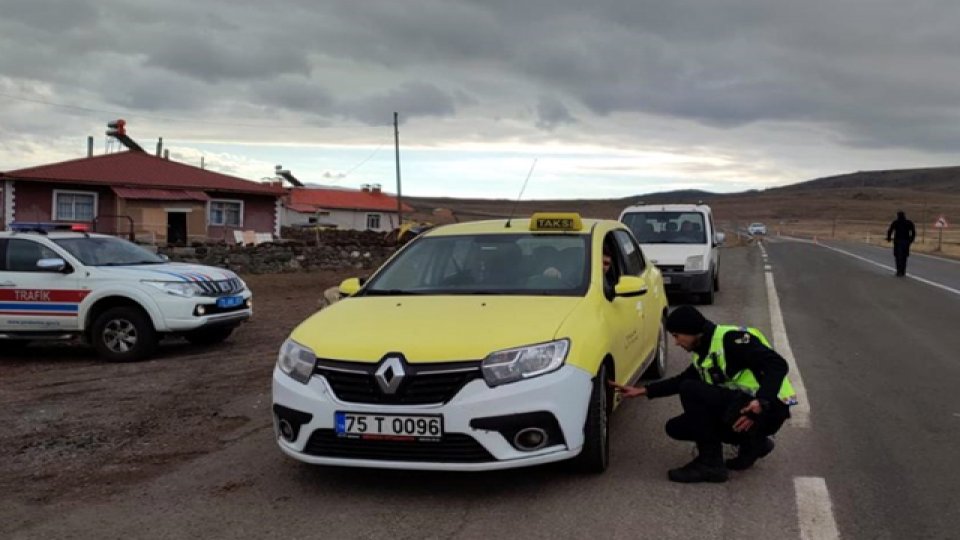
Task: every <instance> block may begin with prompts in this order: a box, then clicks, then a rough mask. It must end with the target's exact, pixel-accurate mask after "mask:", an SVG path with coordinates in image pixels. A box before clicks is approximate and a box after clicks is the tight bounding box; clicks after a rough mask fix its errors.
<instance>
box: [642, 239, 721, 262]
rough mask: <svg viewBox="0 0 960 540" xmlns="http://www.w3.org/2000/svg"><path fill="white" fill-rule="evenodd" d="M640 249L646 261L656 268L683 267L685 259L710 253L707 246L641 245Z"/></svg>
mask: <svg viewBox="0 0 960 540" xmlns="http://www.w3.org/2000/svg"><path fill="white" fill-rule="evenodd" d="M640 247H642V248H643V254H644V256H645V257H646V258H647V260H649V261H650V262H652V263H653V264H656V265H658V266H663V265H680V266H683V264H684V263H685V262H686V261H687V257H692V256H695V255H706V254H707V252H708V251H710V245H709V244H641V246H640Z"/></svg>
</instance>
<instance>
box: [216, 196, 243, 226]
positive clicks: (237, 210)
mask: <svg viewBox="0 0 960 540" xmlns="http://www.w3.org/2000/svg"><path fill="white" fill-rule="evenodd" d="M210 225H222V226H225V227H242V226H243V201H210Z"/></svg>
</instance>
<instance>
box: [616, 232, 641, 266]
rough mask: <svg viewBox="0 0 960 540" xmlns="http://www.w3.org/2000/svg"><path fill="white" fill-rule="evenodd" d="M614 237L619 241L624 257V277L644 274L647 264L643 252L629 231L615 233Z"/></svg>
mask: <svg viewBox="0 0 960 540" xmlns="http://www.w3.org/2000/svg"><path fill="white" fill-rule="evenodd" d="M613 236H614V238H616V240H617V247H618V248H619V249H620V254H621V255H622V257H623V264H624V270H623V273H624V275H630V276H639V275H640V274H642V273H643V269H644V267H645V266H646V264H645V263H644V260H643V252H641V251H640V247H639V246H637V243H636V242H635V241H634V240H633V238H632V237H631V236H630V234H629V233H627V231H623V230H618V231H614V232H613Z"/></svg>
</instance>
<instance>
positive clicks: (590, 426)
mask: <svg viewBox="0 0 960 540" xmlns="http://www.w3.org/2000/svg"><path fill="white" fill-rule="evenodd" d="M609 396H610V394H609V391H608V390H607V366H606V364H603V365H601V366H600V371H599V372H598V373H597V376H596V377H595V378H594V379H593V390H592V391H591V393H590V402H589V405H588V407H587V422H586V424H584V427H583V434H584V441H583V450H582V451H581V452H580V455H579V456H577V457H576V458H575V459H576V467H577V469H579V470H580V471H582V472H586V473H593V474H599V473H602V472H603V471H605V470H607V465H608V464H609V463H610V417H609V414H610V403H609V401H610V398H609Z"/></svg>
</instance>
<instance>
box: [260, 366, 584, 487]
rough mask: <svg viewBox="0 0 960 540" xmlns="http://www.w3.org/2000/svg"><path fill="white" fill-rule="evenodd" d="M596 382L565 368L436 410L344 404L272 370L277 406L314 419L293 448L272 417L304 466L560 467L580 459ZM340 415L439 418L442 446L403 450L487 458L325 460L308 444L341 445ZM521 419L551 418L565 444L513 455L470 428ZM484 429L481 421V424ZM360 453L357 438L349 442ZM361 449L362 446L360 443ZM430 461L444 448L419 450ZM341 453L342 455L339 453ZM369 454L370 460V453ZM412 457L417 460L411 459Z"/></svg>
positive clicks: (472, 392) (284, 444) (318, 385)
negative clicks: (448, 448)
mask: <svg viewBox="0 0 960 540" xmlns="http://www.w3.org/2000/svg"><path fill="white" fill-rule="evenodd" d="M591 378H592V375H590V374H589V373H587V372H585V371H583V370H582V369H579V368H576V367H573V366H564V367H562V368H561V369H559V370H557V371H556V372H554V373H550V374H548V375H543V376H541V377H536V378H533V379H530V380H526V381H520V382H516V383H511V384H505V385H502V386H498V387H495V388H490V387H488V386H487V384H486V382H484V381H483V380H482V379H475V380H472V381H470V382H469V383H467V384H466V385H465V386H464V387H463V388H462V389H461V390H460V391H459V392H458V393H457V394H456V396H454V398H453V399H451V400H450V401H449V402H447V403H445V404H436V405H377V404H368V403H348V402H343V401H340V400H339V399H338V398H337V397H336V396H335V395H334V393H333V391H332V390H331V387H330V385H329V384H328V383H327V381H326V380H325V379H324V377H323V376H321V375H314V376H313V377H312V378H311V379H310V381H309V382H308V383H307V384H301V383H299V382H297V381H295V380H293V379H291V378H290V377H288V376H287V375H286V374H284V373H283V372H281V371H280V370H279V369H276V368H274V374H273V402H274V404H275V409H276V406H277V405H279V406H281V407H285V408H287V409H291V410H293V411H298V412H300V413H305V415H304V416H303V417H304V418H306V417H307V416H306V415H309V420H308V421H306V423H303V424H301V425H299V426H297V428H298V429H297V435H296V437H295V438H294V440H293V441H287V440H285V439H283V438H282V437H281V436H280V434H279V429H278V426H277V423H278V420H277V415H276V413H275V414H274V433H275V435H276V437H277V443H278V444H279V445H280V449H281V450H283V451H284V452H285V453H286V454H287V455H289V456H291V457H293V458H295V459H298V460H300V461H303V462H306V463H315V464H322V465H340V466H349V467H374V468H385V469H418V470H442V471H486V470H495V469H509V468H514V467H526V466H531V465H538V464H541V463H549V462H553V461H561V460H565V459H569V458H572V457H575V456H576V455H577V454H579V453H580V451H581V449H582V447H583V442H584V433H583V426H584V423H585V421H586V413H587V404H588V401H589V398H590V392H591V389H592V383H591ZM337 411H349V412H355V413H370V414H421V415H422V414H431V415H434V414H439V415H442V416H443V427H444V437H442V438H441V441H440V442H414V441H410V442H402V443H400V444H402V445H441V444H445V443H446V441H448V440H449V441H450V444H453V445H458V446H459V447H463V446H464V445H471V446H473V447H476V448H477V449H478V451H479V452H481V453H482V455H483V456H485V457H483V458H480V459H472V460H470V461H458V460H457V459H456V458H452V459H444V458H443V457H438V458H436V459H433V458H431V457H427V458H424V457H423V456H415V455H413V454H415V453H416V452H413V453H411V452H409V451H408V450H411V449H412V448H413V449H415V448H416V447H401V449H402V450H403V452H402V454H403V455H402V456H401V455H399V454H398V455H396V456H394V455H392V454H391V452H390V450H389V448H384V449H379V450H378V452H379V455H378V457H377V458H376V459H370V458H351V457H343V455H323V452H322V451H320V452H318V451H317V450H316V448H317V446H315V445H312V444H309V443H310V442H311V437H314V436H317V437H323V438H325V439H326V440H327V441H328V442H329V441H331V440H332V441H333V442H334V443H335V442H336V440H337V439H336V436H335V435H334V434H333V433H332V432H333V430H334V428H335V426H334V414H335V413H336V412H337ZM523 413H549V414H550V415H552V416H553V417H554V418H556V422H557V424H558V425H559V429H560V431H561V432H562V439H563V441H562V443H561V444H552V445H548V446H547V447H545V448H541V449H539V450H534V451H522V450H519V449H517V448H515V447H514V446H513V445H512V444H511V443H510V441H508V440H507V438H506V437H505V436H504V435H502V434H501V432H499V431H496V430H490V429H475V428H473V427H471V421H477V420H480V419H489V418H491V417H502V416H511V415H518V414H523ZM481 423H482V422H481ZM349 441H350V442H351V446H354V447H355V446H356V444H357V442H356V440H355V439H351V440H349ZM360 444H361V445H362V444H363V443H362V442H361V443H360ZM420 448H422V449H423V450H424V451H425V454H424V455H426V456H431V455H440V454H442V452H434V451H435V450H436V449H437V448H438V447H428V446H421V447H420ZM341 454H342V453H341ZM365 455H369V453H365ZM411 456H413V457H411Z"/></svg>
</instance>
